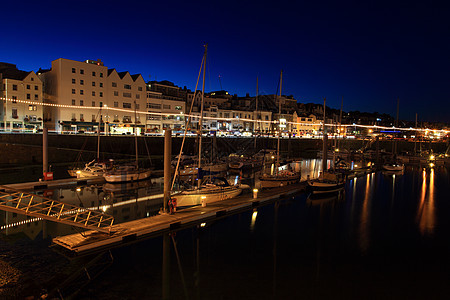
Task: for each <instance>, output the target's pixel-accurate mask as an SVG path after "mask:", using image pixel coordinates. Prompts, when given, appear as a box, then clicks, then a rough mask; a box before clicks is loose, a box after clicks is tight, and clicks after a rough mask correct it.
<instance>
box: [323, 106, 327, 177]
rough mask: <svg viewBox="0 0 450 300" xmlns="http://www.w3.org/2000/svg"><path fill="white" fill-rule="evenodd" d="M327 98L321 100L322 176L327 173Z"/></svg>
mask: <svg viewBox="0 0 450 300" xmlns="http://www.w3.org/2000/svg"><path fill="white" fill-rule="evenodd" d="M326 101H327V98H323V147H322V174H324V172H325V171H327V169H328V168H327V156H328V147H327V146H328V145H327V140H328V136H327V127H326V126H325V116H326V114H325V109H326Z"/></svg>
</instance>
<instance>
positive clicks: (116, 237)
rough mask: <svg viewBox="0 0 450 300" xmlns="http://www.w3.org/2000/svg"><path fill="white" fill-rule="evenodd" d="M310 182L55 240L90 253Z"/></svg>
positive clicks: (66, 248) (264, 199) (234, 209)
mask: <svg viewBox="0 0 450 300" xmlns="http://www.w3.org/2000/svg"><path fill="white" fill-rule="evenodd" d="M306 185H307V184H306V181H304V182H301V183H298V184H293V185H289V186H286V187H282V188H274V189H270V190H263V191H259V192H258V195H257V198H253V194H252V193H250V194H244V195H241V196H238V197H236V198H233V199H228V200H223V201H217V202H213V203H210V204H208V205H207V206H205V207H202V206H195V207H192V208H186V209H182V210H178V211H177V212H176V213H174V214H160V215H157V216H153V217H149V218H143V219H139V220H134V221H130V222H126V223H121V224H116V225H113V226H112V228H111V234H105V233H101V232H98V231H93V230H90V231H85V232H83V233H76V234H71V235H66V236H61V237H56V238H54V239H53V242H54V243H55V244H56V245H57V246H58V248H59V249H61V250H63V251H64V252H66V253H67V254H68V255H72V256H74V255H84V254H90V253H93V252H98V251H102V250H105V249H109V248H113V247H118V246H121V245H124V244H130V243H134V242H136V241H138V240H142V239H145V238H149V237H152V236H158V235H160V234H162V233H165V232H170V231H173V230H177V229H181V228H184V227H188V226H192V225H195V224H201V223H204V222H208V221H211V220H215V219H218V218H223V217H225V216H227V215H232V214H236V213H239V212H242V211H245V210H249V209H252V208H256V207H258V206H261V205H265V204H269V203H272V202H274V201H276V200H278V199H283V198H287V197H290V196H293V195H295V194H298V193H300V192H302V191H305V189H306Z"/></svg>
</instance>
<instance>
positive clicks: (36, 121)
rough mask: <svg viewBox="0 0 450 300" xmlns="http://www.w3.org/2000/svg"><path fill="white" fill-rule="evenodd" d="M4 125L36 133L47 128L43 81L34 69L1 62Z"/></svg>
mask: <svg viewBox="0 0 450 300" xmlns="http://www.w3.org/2000/svg"><path fill="white" fill-rule="evenodd" d="M0 96H1V98H2V101H0V111H1V115H0V118H1V119H0V120H1V124H0V128H3V130H6V131H13V130H14V131H16V130H17V131H22V132H27V131H30V132H36V130H38V129H41V128H42V127H43V114H42V112H43V107H42V100H43V92H42V81H41V80H40V79H39V77H38V76H37V75H36V73H34V72H33V71H31V72H27V71H21V70H18V69H17V67H16V65H13V64H9V63H0Z"/></svg>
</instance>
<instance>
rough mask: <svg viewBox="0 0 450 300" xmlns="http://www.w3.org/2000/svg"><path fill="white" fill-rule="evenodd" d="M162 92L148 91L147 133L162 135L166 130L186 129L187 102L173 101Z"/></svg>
mask: <svg viewBox="0 0 450 300" xmlns="http://www.w3.org/2000/svg"><path fill="white" fill-rule="evenodd" d="M171 98H172V97H170V96H166V95H163V94H162V93H161V92H153V91H147V112H149V114H148V115H147V120H146V132H148V133H162V132H163V130H164V129H166V128H171V129H173V130H175V131H176V130H181V129H184V117H185V114H184V112H185V109H186V107H185V106H186V102H184V101H180V100H172V99H171Z"/></svg>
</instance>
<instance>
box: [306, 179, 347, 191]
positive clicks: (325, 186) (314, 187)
mask: <svg viewBox="0 0 450 300" xmlns="http://www.w3.org/2000/svg"><path fill="white" fill-rule="evenodd" d="M344 187H345V182H340V183H329V182H320V181H308V189H309V190H310V191H311V193H312V194H332V193H337V192H339V191H342V190H343V189H344Z"/></svg>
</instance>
